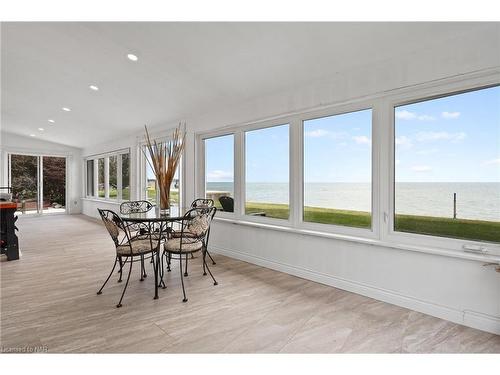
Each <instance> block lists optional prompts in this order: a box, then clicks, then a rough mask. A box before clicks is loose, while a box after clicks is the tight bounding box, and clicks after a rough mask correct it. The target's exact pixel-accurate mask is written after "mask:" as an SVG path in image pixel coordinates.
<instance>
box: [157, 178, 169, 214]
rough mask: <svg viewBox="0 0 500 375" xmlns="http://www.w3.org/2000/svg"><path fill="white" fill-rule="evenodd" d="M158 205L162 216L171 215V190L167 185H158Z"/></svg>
mask: <svg viewBox="0 0 500 375" xmlns="http://www.w3.org/2000/svg"><path fill="white" fill-rule="evenodd" d="M156 186H157V192H158V195H157V204H159V206H158V207H159V208H160V215H170V188H169V187H168V188H167V184H161V183H157V185H156Z"/></svg>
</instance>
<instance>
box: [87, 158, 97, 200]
mask: <svg viewBox="0 0 500 375" xmlns="http://www.w3.org/2000/svg"><path fill="white" fill-rule="evenodd" d="M86 164H87V194H86V195H87V196H88V197H93V196H94V195H95V187H94V181H95V180H94V160H87V163H86Z"/></svg>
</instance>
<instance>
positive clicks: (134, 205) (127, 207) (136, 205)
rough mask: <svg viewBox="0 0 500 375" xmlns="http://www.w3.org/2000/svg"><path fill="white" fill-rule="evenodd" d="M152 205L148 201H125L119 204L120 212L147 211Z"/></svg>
mask: <svg viewBox="0 0 500 375" xmlns="http://www.w3.org/2000/svg"><path fill="white" fill-rule="evenodd" d="M153 207H154V206H153V204H152V203H151V202H149V201H126V202H123V203H122V204H120V213H122V214H131V213H143V212H148V211H149V210H150V209H152V208H153Z"/></svg>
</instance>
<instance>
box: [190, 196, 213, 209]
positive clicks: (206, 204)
mask: <svg viewBox="0 0 500 375" xmlns="http://www.w3.org/2000/svg"><path fill="white" fill-rule="evenodd" d="M213 206H214V200H213V199H209V198H198V199H195V200H194V201H193V202H192V203H191V208H196V207H202V208H210V207H213Z"/></svg>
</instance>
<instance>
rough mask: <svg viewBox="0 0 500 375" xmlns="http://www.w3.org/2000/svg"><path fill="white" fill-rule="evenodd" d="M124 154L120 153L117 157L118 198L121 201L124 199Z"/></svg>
mask: <svg viewBox="0 0 500 375" xmlns="http://www.w3.org/2000/svg"><path fill="white" fill-rule="evenodd" d="M122 177H123V174H122V154H118V156H117V158H116V190H117V192H116V198H117V199H118V200H119V201H121V200H123V198H122V187H123V182H122Z"/></svg>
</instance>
